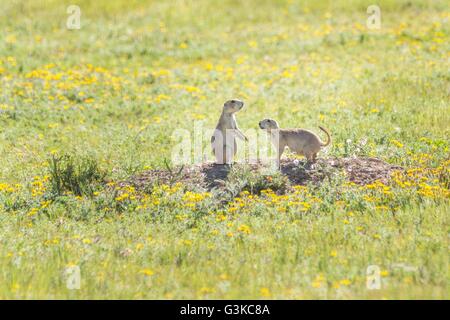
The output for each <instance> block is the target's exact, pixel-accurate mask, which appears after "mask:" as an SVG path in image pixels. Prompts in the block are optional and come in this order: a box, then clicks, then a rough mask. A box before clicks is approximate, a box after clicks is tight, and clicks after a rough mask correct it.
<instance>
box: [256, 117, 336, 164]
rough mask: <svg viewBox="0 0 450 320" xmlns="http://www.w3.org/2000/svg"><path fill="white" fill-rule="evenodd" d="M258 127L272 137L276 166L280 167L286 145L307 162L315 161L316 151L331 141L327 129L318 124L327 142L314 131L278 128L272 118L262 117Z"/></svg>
mask: <svg viewBox="0 0 450 320" xmlns="http://www.w3.org/2000/svg"><path fill="white" fill-rule="evenodd" d="M259 127H260V128H261V129H263V130H267V132H268V133H269V134H270V136H271V138H272V143H273V144H274V146H275V148H277V151H278V163H277V165H278V167H280V159H281V155H282V154H283V152H284V149H285V148H286V147H289V149H290V150H291V151H292V152H295V153H296V154H298V155H303V156H305V157H306V159H307V161H308V162H309V163H314V162H315V161H316V157H317V153H318V152H319V151H320V149H322V148H323V147H326V146H328V145H329V144H330V143H331V137H330V134H329V133H328V131H327V130H326V129H324V128H322V127H320V126H319V129H320V130H322V131H323V132H325V134H326V135H327V142H326V143H323V142H322V140H320V138H319V137H318V136H317V135H316V134H315V133H314V132H311V131H309V130H305V129H280V127H279V125H278V123H277V122H276V121H275V120H272V119H264V120H262V121H260V122H259Z"/></svg>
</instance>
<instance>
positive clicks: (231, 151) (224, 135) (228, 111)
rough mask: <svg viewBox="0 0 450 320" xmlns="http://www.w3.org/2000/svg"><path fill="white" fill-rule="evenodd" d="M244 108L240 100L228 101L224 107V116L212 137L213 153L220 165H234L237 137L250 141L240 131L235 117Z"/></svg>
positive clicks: (221, 116) (222, 115) (221, 117)
mask: <svg viewBox="0 0 450 320" xmlns="http://www.w3.org/2000/svg"><path fill="white" fill-rule="evenodd" d="M243 107H244V102H242V101H239V100H228V101H227V102H225V103H224V105H223V110H222V114H221V115H220V118H219V122H218V123H217V126H216V130H214V134H213V136H212V137H211V147H212V151H213V154H214V156H215V157H216V163H218V164H231V163H232V161H233V157H234V156H235V155H236V152H237V145H236V139H235V137H236V136H237V137H239V138H240V139H242V140H245V141H248V139H247V137H246V136H245V135H244V134H243V133H242V132H241V130H239V128H238V126H237V122H236V117H235V115H234V114H235V113H236V112H238V111H239V110H241V109H242V108H243Z"/></svg>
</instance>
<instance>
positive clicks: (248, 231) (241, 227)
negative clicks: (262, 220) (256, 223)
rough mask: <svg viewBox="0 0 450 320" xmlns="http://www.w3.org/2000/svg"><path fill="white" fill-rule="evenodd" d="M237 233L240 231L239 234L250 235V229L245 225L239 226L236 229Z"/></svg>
mask: <svg viewBox="0 0 450 320" xmlns="http://www.w3.org/2000/svg"><path fill="white" fill-rule="evenodd" d="M238 231H240V232H242V233H245V234H250V233H251V230H250V227H249V226H247V225H245V224H243V225H241V226H240V227H239V228H238Z"/></svg>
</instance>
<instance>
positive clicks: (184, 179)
mask: <svg viewBox="0 0 450 320" xmlns="http://www.w3.org/2000/svg"><path fill="white" fill-rule="evenodd" d="M235 166H242V167H243V168H247V169H248V170H250V171H251V172H255V173H261V174H262V175H263V174H268V173H269V174H270V172H272V173H273V171H268V170H267V169H268V166H267V164H262V163H260V162H256V163H248V164H243V163H236V164H233V166H227V165H217V164H214V163H202V164H198V165H192V166H185V167H178V168H173V169H170V170H163V169H158V170H148V171H144V172H142V173H140V174H138V175H136V176H133V177H131V178H130V179H129V180H127V181H123V182H122V183H121V184H122V185H133V186H134V187H135V188H136V189H140V190H145V189H147V188H149V187H151V186H153V185H155V184H169V185H170V184H174V183H176V182H181V183H183V184H185V185H188V186H195V187H196V188H200V189H205V190H212V189H213V188H220V187H222V186H223V185H224V184H225V182H226V180H227V177H228V174H229V173H230V170H231V169H232V168H234V167H235ZM394 170H403V168H402V167H400V166H396V165H391V164H389V163H386V162H384V161H382V160H380V159H377V158H328V159H318V160H317V163H316V164H314V166H308V165H307V164H306V163H305V161H300V160H296V159H283V160H282V161H281V173H282V174H283V175H285V176H286V177H287V178H288V179H289V181H290V183H291V185H306V184H307V183H310V182H312V183H320V182H321V181H323V180H324V179H326V178H327V177H330V175H332V174H335V173H336V172H344V174H345V177H346V179H347V180H348V181H351V182H354V183H356V184H359V185H366V184H370V183H373V182H374V181H377V180H379V181H381V182H383V183H384V184H388V183H389V181H390V179H391V174H392V172H393V171H394Z"/></svg>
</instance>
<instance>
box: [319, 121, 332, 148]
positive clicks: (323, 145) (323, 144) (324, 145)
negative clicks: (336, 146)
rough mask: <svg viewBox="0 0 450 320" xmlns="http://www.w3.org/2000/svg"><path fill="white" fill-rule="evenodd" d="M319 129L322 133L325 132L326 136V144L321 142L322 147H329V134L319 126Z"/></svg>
mask: <svg viewBox="0 0 450 320" xmlns="http://www.w3.org/2000/svg"><path fill="white" fill-rule="evenodd" d="M319 129H320V130H322V131H323V132H325V134H326V135H327V142H326V143H323V142H322V147H326V146H327V145H329V144H330V143H331V137H330V134H329V133H328V131H327V130H326V129H325V128H322V127H321V126H319Z"/></svg>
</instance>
